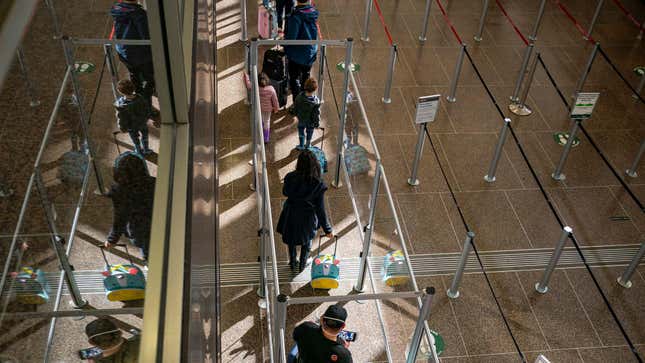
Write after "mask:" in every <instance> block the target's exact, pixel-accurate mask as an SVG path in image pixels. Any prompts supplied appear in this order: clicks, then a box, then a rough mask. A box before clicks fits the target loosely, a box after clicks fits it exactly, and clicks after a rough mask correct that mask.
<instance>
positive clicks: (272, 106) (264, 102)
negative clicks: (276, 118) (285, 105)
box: [244, 73, 280, 143]
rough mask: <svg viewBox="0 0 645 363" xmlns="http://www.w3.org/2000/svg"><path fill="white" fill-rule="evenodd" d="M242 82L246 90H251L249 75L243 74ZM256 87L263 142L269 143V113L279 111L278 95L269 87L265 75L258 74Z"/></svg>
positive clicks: (269, 82) (269, 84)
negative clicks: (258, 96)
mask: <svg viewBox="0 0 645 363" xmlns="http://www.w3.org/2000/svg"><path fill="white" fill-rule="evenodd" d="M244 82H245V83H246V88H248V89H251V80H250V79H249V75H248V74H246V73H244ZM258 85H259V86H260V89H259V90H258V91H259V93H260V114H261V115H262V131H263V135H264V142H265V143H266V142H269V136H270V133H271V132H270V131H271V130H270V129H271V113H277V112H278V111H280V105H279V104H278V95H277V93H276V92H275V88H273V86H272V85H271V80H270V79H269V76H267V75H266V74H265V73H260V74H259V75H258Z"/></svg>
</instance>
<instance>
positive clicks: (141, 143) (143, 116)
mask: <svg viewBox="0 0 645 363" xmlns="http://www.w3.org/2000/svg"><path fill="white" fill-rule="evenodd" d="M117 90H118V91H119V93H120V94H121V95H122V96H121V97H119V98H118V99H117V100H116V102H115V103H114V107H116V110H117V111H116V117H117V122H118V125H119V129H120V130H121V131H122V132H127V133H129V134H130V138H131V139H132V143H133V144H134V149H135V151H136V152H138V153H139V154H141V155H147V154H150V153H152V150H150V149H149V148H148V116H149V115H150V106H149V104H148V102H147V101H146V99H145V98H144V97H143V96H141V95H140V94H138V93H135V91H136V86H135V85H134V83H133V82H132V81H130V80H129V79H122V80H120V81H119V83H118V84H117Z"/></svg>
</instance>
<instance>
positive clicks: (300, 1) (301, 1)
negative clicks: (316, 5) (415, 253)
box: [298, 0, 309, 5]
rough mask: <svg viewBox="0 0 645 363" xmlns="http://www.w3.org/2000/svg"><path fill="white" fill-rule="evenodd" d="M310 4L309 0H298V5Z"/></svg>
mask: <svg viewBox="0 0 645 363" xmlns="http://www.w3.org/2000/svg"><path fill="white" fill-rule="evenodd" d="M307 4H309V0H298V5H307Z"/></svg>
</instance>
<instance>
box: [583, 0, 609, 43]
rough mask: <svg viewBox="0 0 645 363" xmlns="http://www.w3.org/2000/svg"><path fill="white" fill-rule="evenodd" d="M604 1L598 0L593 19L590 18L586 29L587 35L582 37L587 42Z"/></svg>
mask: <svg viewBox="0 0 645 363" xmlns="http://www.w3.org/2000/svg"><path fill="white" fill-rule="evenodd" d="M603 2H604V0H598V5H596V11H595V12H594V13H593V18H591V23H590V24H589V28H588V29H587V35H586V36H585V37H584V38H585V40H589V38H590V37H591V32H592V31H593V27H594V25H596V20H598V15H600V9H602V3H603Z"/></svg>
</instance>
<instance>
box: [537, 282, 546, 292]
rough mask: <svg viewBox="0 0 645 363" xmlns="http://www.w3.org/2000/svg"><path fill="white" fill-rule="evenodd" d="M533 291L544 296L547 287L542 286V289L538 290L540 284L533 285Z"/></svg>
mask: <svg viewBox="0 0 645 363" xmlns="http://www.w3.org/2000/svg"><path fill="white" fill-rule="evenodd" d="M535 291H537V292H539V293H540V294H546V292H547V291H549V287H548V286H544V287H543V288H540V283H539V282H538V283H536V284H535Z"/></svg>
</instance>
